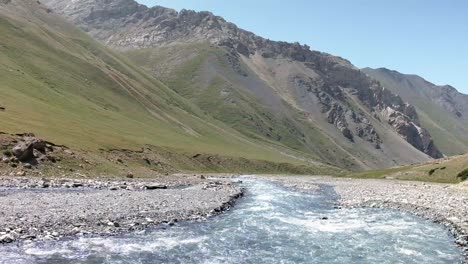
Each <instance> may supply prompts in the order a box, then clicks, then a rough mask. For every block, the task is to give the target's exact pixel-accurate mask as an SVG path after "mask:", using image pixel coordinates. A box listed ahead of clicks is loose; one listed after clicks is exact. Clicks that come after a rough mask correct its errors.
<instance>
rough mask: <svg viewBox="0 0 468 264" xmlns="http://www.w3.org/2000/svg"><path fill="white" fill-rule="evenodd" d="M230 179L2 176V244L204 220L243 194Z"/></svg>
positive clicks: (136, 229) (0, 196) (200, 177)
mask: <svg viewBox="0 0 468 264" xmlns="http://www.w3.org/2000/svg"><path fill="white" fill-rule="evenodd" d="M243 192H244V191H243V189H242V188H240V187H239V186H238V185H237V184H235V183H232V182H230V181H223V180H210V179H206V177H204V176H186V175H185V176H182V175H179V176H171V177H164V178H157V179H145V180H140V179H111V180H103V179H96V180H83V179H41V178H27V177H19V178H17V177H3V178H0V243H11V242H15V241H30V240H58V239H60V238H62V237H67V236H72V235H73V236H86V235H97V236H108V235H114V234H120V233H128V232H144V231H145V230H146V229H147V228H148V227H151V226H156V225H161V224H167V225H173V224H174V223H175V222H177V221H181V220H202V219H205V218H207V217H209V216H212V215H216V214H219V213H220V212H223V211H225V210H229V208H230V207H231V206H232V205H233V204H234V202H235V200H236V199H237V198H239V197H241V196H242V195H243Z"/></svg>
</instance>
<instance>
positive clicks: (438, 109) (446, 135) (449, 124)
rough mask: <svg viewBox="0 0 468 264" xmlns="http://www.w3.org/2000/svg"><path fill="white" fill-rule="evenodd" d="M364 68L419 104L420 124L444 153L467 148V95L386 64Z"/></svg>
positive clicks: (389, 86) (462, 150) (416, 104)
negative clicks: (404, 72)
mask: <svg viewBox="0 0 468 264" xmlns="http://www.w3.org/2000/svg"><path fill="white" fill-rule="evenodd" d="M363 71H364V72H365V73H366V74H368V75H369V76H371V77H373V78H375V79H376V80H378V81H379V82H380V83H381V84H382V85H383V86H384V87H385V88H388V89H389V90H391V91H392V92H394V93H397V94H399V95H400V96H401V97H402V98H403V100H405V101H407V102H409V103H411V104H412V105H414V106H415V107H416V109H417V112H418V113H419V116H420V120H421V124H422V125H423V126H424V127H426V128H427V129H428V131H429V132H430V133H431V135H432V136H433V138H434V142H435V144H436V145H437V146H438V147H440V149H441V150H442V151H443V152H444V153H445V154H447V155H457V154H462V153H467V152H468V107H467V106H468V95H466V94H462V93H460V92H458V91H457V90H456V89H455V88H454V87H452V86H449V85H444V86H438V85H435V84H433V83H430V82H428V81H426V80H424V79H423V78H421V77H419V76H417V75H408V74H402V73H399V72H397V71H392V70H388V69H385V68H380V69H371V68H366V69H363Z"/></svg>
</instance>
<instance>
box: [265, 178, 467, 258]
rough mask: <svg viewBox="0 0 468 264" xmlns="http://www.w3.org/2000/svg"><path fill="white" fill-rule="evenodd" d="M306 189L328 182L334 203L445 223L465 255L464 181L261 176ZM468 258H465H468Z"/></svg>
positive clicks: (465, 199) (311, 190)
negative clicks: (407, 213)
mask: <svg viewBox="0 0 468 264" xmlns="http://www.w3.org/2000/svg"><path fill="white" fill-rule="evenodd" d="M262 178H266V179H269V180H273V181H277V182H279V183H281V184H282V185H284V186H286V187H290V188H294V189H297V190H300V191H305V192H314V191H317V190H318V186H319V185H329V186H332V187H333V188H334V190H335V191H336V193H337V194H338V195H339V197H340V198H339V200H338V203H337V207H338V208H339V207H345V208H359V207H371V208H389V209H397V210H401V211H405V212H410V213H412V214H415V215H418V216H421V217H423V218H426V219H429V220H431V221H434V222H436V223H440V224H442V225H445V226H446V227H447V228H448V230H449V231H450V233H452V234H453V236H454V237H455V243H457V244H458V245H459V246H461V247H463V249H464V254H465V256H468V192H467V189H466V185H463V184H461V185H460V184H458V185H452V184H437V183H426V182H413V181H397V180H375V179H347V178H334V177H327V176H262ZM467 259H468V258H467Z"/></svg>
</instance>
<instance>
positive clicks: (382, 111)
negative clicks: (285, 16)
mask: <svg viewBox="0 0 468 264" xmlns="http://www.w3.org/2000/svg"><path fill="white" fill-rule="evenodd" d="M45 3H46V4H47V5H49V6H50V7H51V8H53V9H54V10H55V11H56V12H59V13H62V14H64V15H66V16H68V17H69V18H70V19H71V21H73V22H74V23H75V24H77V25H78V26H80V27H81V28H82V29H83V30H85V31H86V32H88V33H89V34H90V35H92V36H93V37H95V38H96V39H98V40H100V41H101V42H103V43H105V44H107V45H108V46H110V47H113V48H115V49H118V50H120V51H122V52H124V53H125V54H126V55H127V56H129V57H130V58H131V59H132V60H133V61H134V62H135V63H136V64H138V65H140V66H142V67H144V68H145V69H146V70H148V71H150V72H152V73H153V74H154V75H155V76H156V77H157V78H160V79H161V80H162V81H163V82H164V83H166V84H167V85H168V86H169V87H170V88H171V89H173V90H175V91H176V92H177V93H178V94H180V95H182V96H184V97H185V98H187V99H189V100H191V101H192V102H193V103H195V104H197V105H198V106H199V107H200V108H201V109H202V110H203V111H205V112H206V113H207V114H209V115H210V116H213V117H214V118H215V119H217V120H219V121H222V122H223V123H225V124H227V125H229V126H231V127H233V128H235V129H237V130H238V131H239V132H241V133H242V134H244V135H246V136H249V137H250V138H255V139H258V140H262V141H265V142H269V143H272V144H277V145H281V146H286V147H290V148H293V149H296V150H298V151H301V152H305V153H309V154H311V155H313V156H314V157H317V158H318V159H319V160H323V161H326V162H330V163H332V164H337V165H339V166H341V167H347V168H354V169H359V168H375V167H383V166H392V165H398V164H406V163H414V162H421V161H426V160H428V159H429V158H430V157H433V158H440V157H442V153H441V152H440V151H439V149H438V147H437V146H436V145H435V144H434V142H433V140H432V137H431V135H430V133H429V131H428V130H426V129H425V128H424V127H423V126H422V125H421V122H420V118H419V115H418V112H417V111H416V109H415V108H414V107H413V106H412V105H410V104H408V103H406V102H405V101H404V100H403V99H401V97H399V96H398V95H396V94H394V93H392V92H391V91H390V90H388V89H384V88H383V87H382V86H381V85H380V83H379V82H378V81H375V80H373V79H372V78H369V77H368V76H367V75H366V74H365V73H363V72H362V71H361V70H359V69H357V68H356V67H354V66H353V65H352V64H351V63H350V62H349V61H347V60H345V59H342V58H339V57H336V56H332V55H329V54H325V53H322V52H318V51H314V50H311V49H310V47H308V46H306V45H300V44H298V43H286V42H275V41H271V40H268V39H264V38H262V37H259V36H256V35H255V34H253V33H251V32H248V31H245V30H242V29H240V28H238V27H237V26H236V25H234V24H232V23H229V22H227V21H225V20H224V19H223V18H221V17H218V16H215V15H213V14H211V13H209V12H194V11H188V10H182V11H181V12H176V11H174V10H171V9H167V8H164V7H154V8H147V7H146V6H143V5H139V4H138V3H136V2H135V1H133V0H112V1H100V0H76V1H65V0H46V1H45Z"/></svg>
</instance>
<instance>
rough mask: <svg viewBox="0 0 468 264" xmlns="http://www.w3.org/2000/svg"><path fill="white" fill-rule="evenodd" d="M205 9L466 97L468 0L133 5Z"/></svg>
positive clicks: (173, 0) (199, 0)
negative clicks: (419, 78) (413, 76)
mask: <svg viewBox="0 0 468 264" xmlns="http://www.w3.org/2000/svg"><path fill="white" fill-rule="evenodd" d="M137 1H138V2H140V3H143V4H146V5H148V6H154V5H156V4H157V5H161V6H165V7H170V8H174V9H176V10H180V9H182V8H185V9H193V10H197V11H202V10H208V11H211V12H213V13H215V14H216V15H219V16H222V17H224V18H225V19H226V20H228V21H231V22H233V23H235V24H237V25H238V26H239V27H241V28H244V29H246V30H249V31H252V32H254V33H256V34H257V35H260V36H262V37H266V38H269V39H272V40H284V41H298V42H300V43H303V44H307V45H309V46H311V47H312V49H315V50H320V51H325V52H328V53H331V54H334V55H338V56H342V57H344V58H346V59H349V60H350V61H351V62H352V63H353V64H355V65H356V66H358V67H373V68H378V67H386V68H389V69H394V70H397V71H400V72H402V73H408V74H418V75H421V76H422V77H424V78H426V79H427V80H429V81H431V82H433V83H436V84H450V85H453V86H454V87H455V88H457V89H458V90H460V91H462V92H464V93H467V94H468V0H289V1H288V0H137Z"/></svg>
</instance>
